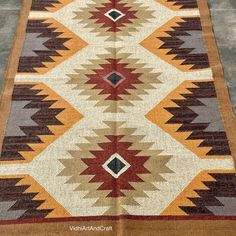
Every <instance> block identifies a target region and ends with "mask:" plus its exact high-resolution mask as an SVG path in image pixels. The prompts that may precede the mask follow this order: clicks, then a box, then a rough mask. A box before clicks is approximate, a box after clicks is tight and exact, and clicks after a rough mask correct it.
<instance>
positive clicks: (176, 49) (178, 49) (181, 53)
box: [157, 17, 209, 70]
mask: <svg viewBox="0 0 236 236" xmlns="http://www.w3.org/2000/svg"><path fill="white" fill-rule="evenodd" d="M181 20H182V21H180V22H176V24H177V25H174V26H171V28H170V30H167V31H165V32H166V33H167V34H168V35H169V36H165V37H157V38H158V39H159V40H161V41H162V42H163V44H162V45H161V46H160V47H159V50H161V49H167V50H169V51H168V53H167V54H166V55H174V58H173V59H172V60H183V62H182V63H181V65H191V66H192V67H191V69H192V70H196V69H205V68H208V67H209V60H208V55H207V53H202V52H201V53H195V52H194V49H195V46H196V45H195V44H194V43H193V45H192V46H191V47H189V48H184V46H183V44H184V41H183V40H181V38H180V37H183V36H189V32H198V31H199V33H200V34H201V32H202V26H201V21H200V18H199V17H182V18H181ZM188 40H190V39H188ZM188 40H187V41H188ZM198 40H203V39H200V38H199V39H198ZM202 43H204V42H202Z"/></svg>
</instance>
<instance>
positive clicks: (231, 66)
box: [208, 0, 236, 113]
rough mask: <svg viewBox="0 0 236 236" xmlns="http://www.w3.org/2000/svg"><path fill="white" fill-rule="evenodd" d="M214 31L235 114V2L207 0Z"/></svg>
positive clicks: (235, 0)
mask: <svg viewBox="0 0 236 236" xmlns="http://www.w3.org/2000/svg"><path fill="white" fill-rule="evenodd" d="M208 2H209V4H210V9H211V15H212V21H213V25H214V31H215V35H216V39H217V44H218V47H219V50H220V56H221V61H222V63H223V66H224V72H225V79H226V81H227V83H228V87H229V91H230V95H231V100H232V104H233V107H234V111H235V113H236V0H208Z"/></svg>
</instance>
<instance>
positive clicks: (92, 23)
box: [0, 0, 236, 234]
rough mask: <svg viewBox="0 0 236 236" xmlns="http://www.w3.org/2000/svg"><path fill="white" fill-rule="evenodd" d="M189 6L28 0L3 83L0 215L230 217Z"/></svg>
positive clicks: (233, 193)
mask: <svg viewBox="0 0 236 236" xmlns="http://www.w3.org/2000/svg"><path fill="white" fill-rule="evenodd" d="M29 2H31V1H29ZM202 2H204V1H202ZM199 7H200V8H201V6H200V4H199ZM200 13H201V14H204V13H203V12H202V9H200V11H199V10H198V6H197V1H196V0H152V1H144V0H133V1H128V0H116V1H115V0H99V1H95V0H89V1H86V0H33V1H32V6H31V10H30V12H29V14H24V15H25V16H26V15H28V23H27V27H26V35H25V39H24V44H23V48H22V51H21V56H20V58H16V59H19V65H18V73H17V74H16V76H15V77H14V78H12V80H13V79H14V87H13V88H11V87H10V89H9V90H7V91H5V92H6V95H7V97H8V96H9V94H10V93H11V96H12V97H11V102H10V103H9V106H10V109H9V110H10V111H9V114H6V113H7V112H6V113H5V111H4V113H3V114H6V115H7V116H8V118H7V120H6V127H5V130H4V137H3V143H1V144H0V145H1V150H0V223H3V221H4V220H14V222H16V223H22V220H23V219H26V220H27V221H30V222H45V221H50V220H54V221H62V220H64V219H65V220H69V219H70V218H71V217H78V219H79V220H84V221H87V220H88V221H90V220H91V221H92V223H93V222H94V221H93V220H94V217H95V219H98V220H99V219H100V220H101V219H104V220H106V219H108V220H114V219H121V218H122V219H123V218H129V219H143V220H152V219H159V218H160V219H166V218H167V217H168V219H169V218H171V217H174V219H181V218H178V217H179V216H187V219H192V218H193V219H195V218H194V217H197V219H199V218H201V217H202V216H207V219H209V218H213V219H219V217H218V216H223V217H226V216H229V217H232V216H236V212H235V204H236V200H235V199H236V198H235V197H236V188H235V185H236V184H235V173H236V172H235V168H234V163H233V155H234V151H233V149H232V150H231V144H232V143H233V140H231V139H229V138H230V136H229V135H228V130H229V129H228V126H226V125H225V124H227V123H225V121H227V120H226V118H224V119H223V118H222V117H223V116H222V110H224V104H222V103H220V104H219V102H220V101H219V100H220V99H219V97H218V90H217V87H219V83H218V82H217V83H215V81H214V79H215V78H214V77H215V73H214V69H215V68H211V66H210V62H209V61H210V59H211V57H208V55H209V54H211V53H212V52H210V53H209V51H208V50H209V48H208V47H206V46H207V44H208V43H207V44H206V43H205V42H208V41H205V39H204V37H205V36H206V32H203V31H205V29H206V28H207V26H206V25H204V27H202V24H201V22H202V19H201V16H200ZM204 19H205V18H204ZM209 25H210V24H209ZM22 28H24V27H22ZM207 29H209V28H207ZM209 32H211V31H210V30H209ZM209 32H207V37H208V35H211V34H208V33H209ZM22 33H23V32H22ZM22 35H24V34H22ZM18 46H19V45H18ZM214 63H215V61H214ZM215 67H216V68H219V67H218V66H215ZM216 79H219V78H216ZM219 81H220V80H219ZM9 82H10V81H8V82H7V84H8V83H9ZM10 83H11V82H10ZM216 85H217V86H216ZM215 86H216V87H215ZM12 89H13V93H12V92H11V90H12ZM222 91H223V89H222ZM222 91H220V93H221V92H222ZM4 102H6V103H8V102H9V101H4ZM228 105H229V104H226V106H227V107H228ZM4 106H5V104H4ZM6 110H8V107H7V109H6ZM0 112H2V111H0ZM1 115H2V114H1ZM2 123H5V121H4V122H2ZM163 216H164V217H163ZM83 217H85V218H83ZM46 218H47V219H46ZM52 218H61V219H52ZM72 219H74V218H72ZM230 219H231V218H230ZM76 220H77V218H76ZM5 223H6V222H5ZM141 223H143V222H141ZM145 223H146V222H145ZM142 226H144V225H142ZM122 229H123V228H122ZM144 234H145V233H144Z"/></svg>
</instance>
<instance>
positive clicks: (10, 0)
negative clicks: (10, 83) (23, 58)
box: [0, 0, 21, 90]
mask: <svg viewBox="0 0 236 236" xmlns="http://www.w3.org/2000/svg"><path fill="white" fill-rule="evenodd" d="M20 7H21V0H0V90H1V87H2V80H3V75H4V71H5V67H6V64H7V60H8V54H9V51H10V49H11V46H12V42H13V38H14V33H15V28H16V24H17V20H18V17H19V10H20Z"/></svg>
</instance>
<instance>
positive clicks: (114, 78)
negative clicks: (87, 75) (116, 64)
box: [105, 71, 125, 88]
mask: <svg viewBox="0 0 236 236" xmlns="http://www.w3.org/2000/svg"><path fill="white" fill-rule="evenodd" d="M105 80H106V81H107V82H108V83H109V84H110V85H111V86H113V87H114V88H115V87H117V86H118V85H119V84H120V83H122V81H124V80H125V78H124V77H123V75H122V74H121V73H119V72H116V71H115V72H111V73H110V74H108V76H107V77H105Z"/></svg>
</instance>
